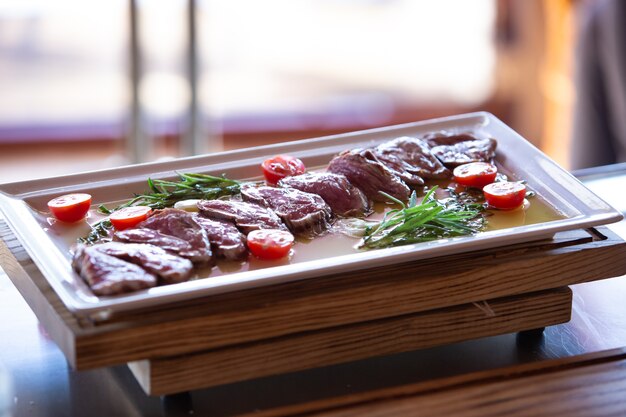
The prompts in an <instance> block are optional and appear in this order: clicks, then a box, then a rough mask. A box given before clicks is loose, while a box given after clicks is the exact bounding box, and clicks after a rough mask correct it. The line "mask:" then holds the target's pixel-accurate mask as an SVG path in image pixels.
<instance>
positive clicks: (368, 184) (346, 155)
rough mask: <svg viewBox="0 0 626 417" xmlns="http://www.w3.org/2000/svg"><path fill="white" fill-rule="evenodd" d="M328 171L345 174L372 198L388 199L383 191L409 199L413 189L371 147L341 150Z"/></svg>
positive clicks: (399, 197) (377, 199)
mask: <svg viewBox="0 0 626 417" xmlns="http://www.w3.org/2000/svg"><path fill="white" fill-rule="evenodd" d="M328 171H330V172H332V173H335V174H342V175H344V176H345V177H346V178H347V179H348V181H350V183H352V184H353V185H354V186H355V187H357V188H359V189H360V190H361V191H363V193H364V194H365V195H366V196H367V197H368V198H369V199H371V200H374V201H387V200H388V199H387V198H386V197H385V196H383V195H382V194H380V191H383V192H385V193H387V194H389V195H391V196H393V197H395V198H397V199H399V200H401V201H407V200H408V199H409V194H410V193H411V190H410V189H409V187H408V186H407V185H406V184H405V183H404V181H402V180H401V179H400V177H398V176H397V175H396V174H395V173H394V172H393V171H392V170H390V169H389V168H387V167H386V166H385V165H384V164H383V163H381V162H380V161H379V160H378V159H377V158H376V155H374V153H373V151H372V150H371V149H365V150H361V149H353V150H349V151H344V152H341V153H340V154H339V155H337V156H335V157H334V158H333V159H332V160H331V161H330V164H329V165H328Z"/></svg>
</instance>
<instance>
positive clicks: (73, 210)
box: [48, 193, 91, 223]
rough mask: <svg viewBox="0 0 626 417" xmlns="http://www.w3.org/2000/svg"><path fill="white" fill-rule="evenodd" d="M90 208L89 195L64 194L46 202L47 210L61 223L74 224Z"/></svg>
mask: <svg viewBox="0 0 626 417" xmlns="http://www.w3.org/2000/svg"><path fill="white" fill-rule="evenodd" d="M90 206H91V196H90V195H89V194H84V193H77V194H66V195H62V196H60V197H57V198H53V199H52V200H50V201H48V209H49V210H50V212H51V213H52V215H53V216H54V217H55V218H56V219H58V220H61V221H63V222H67V223H74V222H77V221H79V220H82V219H84V218H85V216H86V215H87V212H88V211H89V207H90Z"/></svg>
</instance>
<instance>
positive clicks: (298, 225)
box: [241, 186, 332, 237]
mask: <svg viewBox="0 0 626 417" xmlns="http://www.w3.org/2000/svg"><path fill="white" fill-rule="evenodd" d="M241 195H242V197H243V199H244V200H245V201H249V202H253V203H255V204H259V205H263V206H265V207H269V208H270V209H272V210H274V212H275V213H276V214H277V215H278V217H280V218H281V219H282V221H283V222H285V224H286V225H287V227H288V228H289V230H291V232H292V233H293V234H296V235H304V236H307V237H313V236H315V235H318V234H320V233H322V232H324V231H325V230H326V229H328V227H329V226H330V222H331V218H332V210H331V209H330V207H329V206H328V204H326V202H324V200H323V199H322V197H320V196H319V195H316V194H311V193H305V192H303V191H300V190H296V189H295V188H276V187H265V186H261V187H254V186H248V187H243V188H242V189H241Z"/></svg>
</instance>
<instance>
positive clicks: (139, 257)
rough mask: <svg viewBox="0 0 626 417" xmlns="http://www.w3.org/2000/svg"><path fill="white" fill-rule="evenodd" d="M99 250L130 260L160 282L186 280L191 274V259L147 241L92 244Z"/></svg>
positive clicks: (172, 282)
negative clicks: (146, 242) (149, 243)
mask: <svg viewBox="0 0 626 417" xmlns="http://www.w3.org/2000/svg"><path fill="white" fill-rule="evenodd" d="M92 247H93V248H94V249H95V250H97V251H98V252H102V253H104V254H107V255H110V256H113V257H116V258H118V259H122V260H124V261H128V262H130V263H133V264H135V265H138V266H140V267H142V268H143V269H145V270H146V271H148V272H150V273H151V274H154V275H156V276H157V277H158V278H159V284H175V283H177V282H184V281H187V280H188V279H189V277H190V276H191V271H192V270H193V264H192V263H191V261H190V260H189V259H185V258H182V257H180V256H176V255H172V254H171V253H168V252H167V251H166V250H165V249H162V248H159V247H157V246H154V245H148V244H145V243H121V242H108V243H102V244H99V245H94V246H92Z"/></svg>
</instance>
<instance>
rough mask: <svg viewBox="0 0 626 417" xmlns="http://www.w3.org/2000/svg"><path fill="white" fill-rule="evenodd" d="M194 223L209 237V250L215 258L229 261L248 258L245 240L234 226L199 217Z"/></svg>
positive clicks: (223, 221)
mask: <svg viewBox="0 0 626 417" xmlns="http://www.w3.org/2000/svg"><path fill="white" fill-rule="evenodd" d="M196 221H197V222H198V224H199V225H200V226H202V228H203V229H204V231H205V232H206V234H207V236H208V237H209V242H211V250H212V251H213V254H214V255H215V256H216V257H218V258H221V259H226V260H229V261H243V260H245V259H246V258H247V257H248V249H247V248H246V244H245V241H246V238H245V236H244V235H242V234H241V232H240V231H239V230H238V229H237V228H236V227H235V225H234V224H232V223H230V222H227V221H226V220H213V219H209V218H206V217H202V216H199V215H198V216H196Z"/></svg>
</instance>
